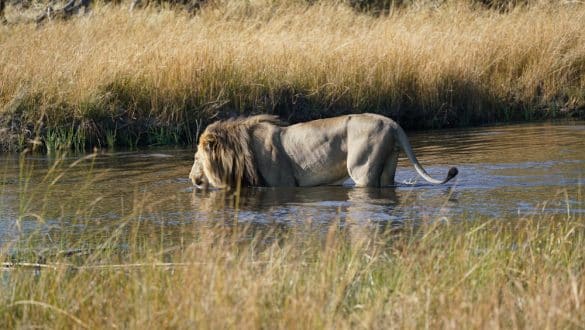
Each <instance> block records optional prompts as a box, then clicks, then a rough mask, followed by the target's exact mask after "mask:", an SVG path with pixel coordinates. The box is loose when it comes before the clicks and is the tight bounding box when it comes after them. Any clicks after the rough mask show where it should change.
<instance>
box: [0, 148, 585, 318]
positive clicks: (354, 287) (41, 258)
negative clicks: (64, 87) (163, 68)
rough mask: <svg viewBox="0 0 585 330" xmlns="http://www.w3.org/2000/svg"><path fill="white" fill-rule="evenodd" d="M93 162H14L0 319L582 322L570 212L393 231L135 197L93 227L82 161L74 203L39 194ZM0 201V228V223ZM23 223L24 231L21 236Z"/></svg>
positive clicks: (583, 301) (580, 222) (90, 181)
mask: <svg viewBox="0 0 585 330" xmlns="http://www.w3.org/2000/svg"><path fill="white" fill-rule="evenodd" d="M94 156H95V155H88V156H87V157H85V158H82V159H79V160H77V161H75V162H74V163H72V164H71V165H66V164H64V163H63V159H61V158H57V159H55V160H54V165H53V166H52V167H51V168H50V169H49V170H48V171H47V173H46V175H45V176H44V177H43V178H38V177H37V178H35V181H39V180H40V181H41V182H42V183H43V184H40V185H33V184H31V182H30V177H31V174H30V165H27V163H26V162H23V163H22V164H21V174H20V175H19V180H18V182H19V185H20V188H19V190H18V191H19V194H20V195H19V196H18V198H17V199H18V201H19V202H20V205H21V207H20V209H19V211H18V215H17V219H14V221H15V222H16V223H17V224H19V225H23V226H22V227H19V228H25V226H24V224H25V222H26V228H27V229H23V230H22V231H18V236H19V237H15V238H14V241H13V242H11V243H7V242H4V244H1V245H0V263H1V264H0V328H8V329H11V328H36V327H43V328H90V329H97V328H108V329H110V328H148V329H151V328H156V329H158V328H189V329H192V328H202V329H217V328H221V329H223V328H238V329H250V328H294V329H297V328H298V329H346V328H367V329H372V328H374V329H388V328H401V329H403V328H409V329H410V328H417V329H418V328H453V329H460V328H465V329H485V328H489V329H494V328H523V329H524V328H529V329H532V328H551V329H580V328H582V326H583V324H585V249H583V246H584V245H585V223H584V220H585V219H584V218H583V216H582V214H581V213H578V212H574V211H572V210H571V209H567V210H566V213H564V214H562V215H561V214H557V215H551V214H550V213H548V212H547V210H546V208H544V207H543V211H544V212H542V213H538V214H534V215H531V216H528V217H518V219H508V220H499V219H492V220H489V219H467V218H464V219H459V220H454V219H452V220H451V221H445V219H444V218H442V219H441V220H440V221H437V220H435V219H434V218H433V217H430V218H425V219H424V220H422V221H421V220H419V221H416V222H415V223H408V222H407V223H404V224H403V226H402V227H401V228H397V227H393V228H387V226H385V225H390V224H384V223H378V224H368V223H367V222H366V221H365V220H367V219H353V220H357V221H356V222H355V223H354V224H353V225H351V224H349V223H350V222H351V220H352V219H346V221H344V225H342V224H341V223H340V222H339V221H338V219H331V221H330V225H329V228H328V229H326V230H323V227H321V226H318V225H317V226H315V225H313V224H311V222H310V221H307V222H306V223H305V224H304V225H299V224H298V221H292V220H294V219H291V223H296V225H291V226H286V225H285V226H270V225H261V226H246V225H237V224H236V223H235V219H234V222H233V223H229V224H227V225H226V224H225V222H219V221H218V222H215V220H214V219H213V216H212V215H211V213H210V215H209V216H210V219H206V220H205V221H202V220H203V219H196V220H197V221H194V219H189V218H187V219H185V221H179V222H176V221H175V222H174V223H167V222H166V221H165V218H164V216H165V214H164V212H162V214H160V215H158V216H157V215H156V213H157V211H156V210H157V207H156V204H152V200H149V199H148V197H137V198H136V199H135V200H134V201H131V202H128V201H127V202H126V203H121V205H118V204H116V203H114V204H115V205H110V206H109V207H111V208H113V209H112V212H114V213H115V214H120V219H118V220H103V221H102V220H100V219H96V218H95V214H94V208H95V206H96V203H99V202H100V199H99V198H98V199H96V200H94V201H86V200H84V199H83V198H84V197H83V195H84V192H85V191H86V190H90V189H92V186H93V185H95V184H98V183H99V177H98V176H95V175H93V174H92V171H91V169H88V170H87V171H86V172H87V178H86V182H85V183H83V184H79V185H78V190H77V194H78V201H77V202H76V201H75V199H74V196H63V197H62V198H60V199H55V198H50V196H52V194H55V193H56V192H55V191H54V190H55V189H56V188H55V186H54V185H53V183H55V182H58V181H59V180H61V179H62V178H64V177H66V173H67V171H68V169H70V168H71V167H73V166H77V165H79V164H80V163H81V162H91V161H92V159H93V157H94ZM23 160H24V158H23ZM2 194H4V191H2ZM577 194H578V196H577V200H576V201H577V205H580V203H582V195H581V193H580V191H579V192H578V193H577ZM139 196H145V195H144V194H142V193H140V194H139ZM4 197H5V196H4V195H0V203H2V201H5V200H9V199H4ZM7 197H11V196H7ZM171 197H172V196H169V201H167V202H171V201H172V198H171ZM567 198H568V197H567ZM43 201H44V202H43ZM35 202H37V204H36V205H33V204H34V203H35ZM38 202H41V203H40V204H39V203H38ZM156 202H158V203H163V202H165V201H161V200H157V201H156ZM565 202H566V204H567V208H568V207H569V203H568V201H565ZM124 204H127V205H126V206H124ZM553 204H555V203H553ZM543 205H546V204H543ZM555 205H556V204H555ZM0 206H1V205H0ZM183 207H184V208H185V209H181V208H180V206H177V209H176V210H175V211H176V212H179V213H180V212H183V211H184V212H185V214H186V215H187V217H188V214H190V213H189V208H190V205H183ZM555 207H557V206H555ZM72 208H73V209H72ZM116 208H119V209H116ZM4 210H5V209H4V208H0V221H10V220H9V219H12V218H11V216H9V215H7V214H5V213H4V212H3V211H4ZM59 210H61V212H62V214H61V216H60V217H59V216H57V217H55V216H54V213H55V212H57V213H59ZM146 213H150V217H145V215H146ZM51 214H53V215H51ZM290 216H291V217H293V218H294V217H296V215H290ZM33 218H34V219H35V220H34V221H33V220H32V219H33ZM152 219H156V220H155V221H153V220H152ZM35 221H36V222H37V224H38V228H39V230H38V231H37V232H34V231H33V232H30V230H31V228H34V226H33V225H34V222H35ZM97 221H101V222H100V223H101V226H102V227H103V228H98V227H100V226H99V225H96V224H95V222H97ZM90 222H93V225H92V226H88V224H89V223H90ZM2 225H4V228H6V227H5V225H6V224H5V223H3V224H2ZM89 228H91V230H90V229H89ZM96 228H98V229H96ZM15 233H16V232H15ZM37 262H39V263H37Z"/></svg>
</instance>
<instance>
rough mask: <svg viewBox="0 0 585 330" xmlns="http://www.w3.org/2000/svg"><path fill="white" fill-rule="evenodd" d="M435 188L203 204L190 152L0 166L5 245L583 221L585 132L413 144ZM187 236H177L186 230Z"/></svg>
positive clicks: (516, 130)
mask: <svg viewBox="0 0 585 330" xmlns="http://www.w3.org/2000/svg"><path fill="white" fill-rule="evenodd" d="M409 136H410V138H411V142H412V145H413V148H414V150H415V153H416V154H417V156H418V158H419V160H420V161H421V163H422V164H423V165H424V166H425V167H426V168H427V171H428V172H429V173H430V174H431V175H434V176H435V177H438V178H442V177H443V176H444V175H446V172H447V169H448V168H449V166H451V165H456V166H458V168H459V171H460V174H459V176H458V177H457V180H455V181H454V182H452V183H449V184H447V185H443V186H433V185H430V184H427V183H425V182H423V181H422V179H418V178H417V176H416V173H415V172H414V170H413V168H412V167H411V165H410V163H409V162H408V161H407V160H406V159H403V158H401V160H400V162H399V167H398V170H397V176H396V180H397V182H398V184H397V186H396V187H388V188H382V189H363V188H354V187H351V185H347V186H337V187H315V188H253V189H245V190H244V191H242V193H241V196H239V198H236V197H234V196H232V195H229V194H225V193H224V192H219V191H212V192H200V191H195V190H193V189H192V188H191V186H190V183H189V181H188V179H187V175H188V173H189V170H190V166H191V162H192V157H193V150H189V149H147V150H141V151H131V152H98V153H97V154H94V155H75V156H66V157H64V158H63V157H56V156H50V155H49V156H45V155H35V154H32V155H30V154H29V155H26V156H20V155H16V154H2V155H0V245H2V244H7V243H9V242H14V241H15V240H18V239H22V238H23V237H26V236H27V235H28V234H29V233H31V232H36V233H39V232H40V233H41V234H42V235H45V236H48V237H49V238H51V235H52V236H59V235H60V234H62V233H71V232H73V233H74V232H76V231H78V232H83V233H85V234H87V233H95V235H103V233H104V228H116V226H117V224H119V223H120V222H121V221H126V222H128V221H141V223H143V226H142V227H141V228H142V229H141V230H144V232H149V231H153V230H154V229H153V228H156V229H157V230H159V231H161V230H162V231H164V229H165V228H167V229H168V230H167V232H172V229H173V228H177V227H181V226H184V225H185V224H193V223H203V224H212V223H218V222H219V223H226V224H233V223H235V222H236V221H237V222H238V223H240V224H241V223H244V224H246V223H248V224H257V225H259V226H262V225H264V224H274V223H277V224H279V225H282V226H296V225H299V224H306V223H307V222H308V221H310V222H311V223H312V224H315V225H317V226H323V228H326V227H327V226H328V225H329V224H331V223H332V222H333V221H338V222H341V223H351V224H355V225H367V224H371V223H372V222H375V223H386V224H393V223H401V222H404V221H420V220H436V219H442V220H450V221H451V220H457V221H460V220H466V221H467V220H469V221H472V220H475V219H485V218H496V219H512V220H513V219H518V218H520V217H531V216H540V215H542V214H543V213H544V214H551V213H552V214H563V215H565V214H566V215H569V216H571V217H577V218H583V217H584V216H585V205H584V198H583V195H582V194H583V193H584V191H583V190H584V189H583V188H582V185H583V182H584V181H585V123H583V122H580V123H568V124H567V123H564V124H536V125H513V126H502V127H489V128H474V129H463V130H443V131H432V132H418V133H410V134H409ZM181 228H183V227H181Z"/></svg>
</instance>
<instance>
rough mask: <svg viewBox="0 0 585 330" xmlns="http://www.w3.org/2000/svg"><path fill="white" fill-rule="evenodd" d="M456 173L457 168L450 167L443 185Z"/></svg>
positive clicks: (457, 171)
mask: <svg viewBox="0 0 585 330" xmlns="http://www.w3.org/2000/svg"><path fill="white" fill-rule="evenodd" d="M458 173H459V170H458V169H457V167H451V168H450V169H449V173H448V174H447V178H446V179H445V181H443V183H445V182H447V181H449V180H451V179H453V178H454V177H455V176H456V175H457V174H458Z"/></svg>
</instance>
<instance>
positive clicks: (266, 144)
mask: <svg viewBox="0 0 585 330" xmlns="http://www.w3.org/2000/svg"><path fill="white" fill-rule="evenodd" d="M399 148H402V150H404V152H405V153H406V156H407V157H408V159H410V161H411V162H412V163H413V164H414V168H415V169H416V171H417V173H418V174H419V175H420V176H421V177H422V178H424V179H425V180H427V181H428V182H430V183H433V184H443V183H446V182H447V181H449V180H451V179H453V178H454V177H455V176H456V175H457V173H458V170H457V168H456V167H452V168H451V169H450V170H449V172H448V174H447V177H446V178H445V179H443V180H437V179H434V178H432V177H431V176H430V175H429V174H427V172H426V171H425V170H424V168H423V167H422V166H421V165H420V164H419V162H418V160H417V159H416V157H415V155H414V153H413V151H412V148H411V146H410V142H409V141H408V137H407V136H406V134H405V133H404V130H402V128H401V127H400V126H399V125H398V124H397V123H396V122H394V121H393V120H392V119H390V118H387V117H384V116H382V115H377V114H371V113H364V114H354V115H345V116H340V117H334V118H327V119H319V120H314V121H309V122H305V123H299V124H295V125H290V126H287V125H286V124H285V123H283V122H282V121H280V120H279V118H278V117H277V116H273V115H256V116H251V117H239V118H234V119H228V120H223V121H218V122H215V123H213V124H211V125H209V126H208V127H207V128H206V129H205V131H204V132H203V134H201V137H200V139H199V144H198V147H197V152H196V153H195V161H194V163H193V167H192V168H191V173H190V174H189V178H190V179H191V181H192V182H193V185H194V186H196V187H197V188H203V189H206V188H208V187H209V186H211V187H214V188H219V189H225V188H227V189H229V188H236V187H238V186H239V185H240V186H241V185H243V186H268V187H292V186H296V187H311V186H319V185H339V184H342V183H343V182H345V181H346V180H347V179H348V178H351V179H352V180H353V181H354V182H355V185H356V186H357V187H382V186H392V185H394V184H395V183H394V176H395V173H396V165H397V162H398V153H399Z"/></svg>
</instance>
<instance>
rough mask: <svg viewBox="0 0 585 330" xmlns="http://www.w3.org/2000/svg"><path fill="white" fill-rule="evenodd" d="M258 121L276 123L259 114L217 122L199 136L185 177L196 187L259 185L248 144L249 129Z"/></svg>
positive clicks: (270, 118) (274, 120)
mask: <svg viewBox="0 0 585 330" xmlns="http://www.w3.org/2000/svg"><path fill="white" fill-rule="evenodd" d="M261 122H270V123H280V121H279V120H278V118H277V117H276V116H269V115H259V116H254V117H248V118H235V119H228V120H224V121H218V122H215V123H213V124H211V125H209V126H208V127H207V128H206V129H205V131H204V132H203V134H201V137H200V138H199V144H198V146H197V152H196V153H195V161H194V163H193V167H192V168H191V173H190V174H189V178H190V179H191V181H192V182H193V184H194V185H195V186H197V187H199V188H207V186H212V187H214V188H230V187H236V186H237V185H238V184H242V185H247V186H258V185H260V183H261V182H260V177H259V175H258V172H257V169H256V164H255V162H254V155H253V153H252V145H251V141H250V139H251V132H250V131H251V129H252V128H253V126H254V125H256V124H258V123H261Z"/></svg>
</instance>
